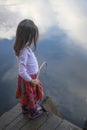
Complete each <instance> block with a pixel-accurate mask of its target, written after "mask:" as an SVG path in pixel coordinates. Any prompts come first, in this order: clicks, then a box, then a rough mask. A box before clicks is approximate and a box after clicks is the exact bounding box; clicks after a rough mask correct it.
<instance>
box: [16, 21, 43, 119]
mask: <svg viewBox="0 0 87 130" xmlns="http://www.w3.org/2000/svg"><path fill="white" fill-rule="evenodd" d="M38 35H39V32H38V28H37V26H36V25H35V24H34V22H33V21H32V20H28V19H25V20H23V21H21V22H20V23H19V25H18V27H17V31H16V40H15V43H14V51H15V54H16V56H17V58H18V68H19V69H18V87H17V90H16V97H17V98H20V104H21V108H22V112H23V113H24V114H25V113H29V114H30V118H31V119H35V118H36V117H38V116H40V115H41V114H42V113H43V110H42V108H41V107H40V106H39V104H38V100H39V99H40V100H42V98H43V91H42V86H41V83H40V81H39V80H38V79H37V74H38V71H39V67H38V62H37V59H36V57H35V55H34V53H33V51H32V50H31V48H30V45H31V44H33V45H34V48H35V49H36V44H37V39H38ZM38 108H40V109H38Z"/></svg>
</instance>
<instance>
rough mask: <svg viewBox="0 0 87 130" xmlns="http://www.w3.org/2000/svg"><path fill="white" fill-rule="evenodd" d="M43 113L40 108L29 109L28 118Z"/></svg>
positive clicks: (33, 117)
mask: <svg viewBox="0 0 87 130" xmlns="http://www.w3.org/2000/svg"><path fill="white" fill-rule="evenodd" d="M43 113H44V111H43V110H41V109H40V110H38V109H37V108H35V109H31V110H30V116H29V118H30V119H32V120H33V119H35V118H37V117H39V116H41V115H42V114H43Z"/></svg>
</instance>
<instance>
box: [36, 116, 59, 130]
mask: <svg viewBox="0 0 87 130" xmlns="http://www.w3.org/2000/svg"><path fill="white" fill-rule="evenodd" d="M61 121H62V119H61V118H58V117H57V116H55V115H52V116H51V117H50V118H49V119H48V120H47V121H46V122H45V123H44V124H43V125H42V126H41V127H40V128H39V129H38V130H55V128H56V127H57V126H58V125H59V124H60V122H61Z"/></svg>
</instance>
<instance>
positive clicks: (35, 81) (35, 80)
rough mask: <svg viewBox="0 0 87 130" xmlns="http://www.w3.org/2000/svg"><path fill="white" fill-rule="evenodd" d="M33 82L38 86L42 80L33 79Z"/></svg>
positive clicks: (33, 84)
mask: <svg viewBox="0 0 87 130" xmlns="http://www.w3.org/2000/svg"><path fill="white" fill-rule="evenodd" d="M31 84H32V86H34V87H36V86H37V85H39V84H40V81H39V80H38V79H32V80H31Z"/></svg>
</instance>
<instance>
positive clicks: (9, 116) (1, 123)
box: [0, 104, 21, 130]
mask: <svg viewBox="0 0 87 130" xmlns="http://www.w3.org/2000/svg"><path fill="white" fill-rule="evenodd" d="M20 113H21V108H20V105H19V104H17V105H16V106H15V107H13V108H12V109H11V110H10V111H8V112H6V113H5V114H3V115H2V116H1V117H0V130H2V129H3V128H5V127H6V126H8V125H9V124H10V123H11V122H12V121H13V120H14V119H15V118H16V117H17V116H18V115H19V114H20Z"/></svg>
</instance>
